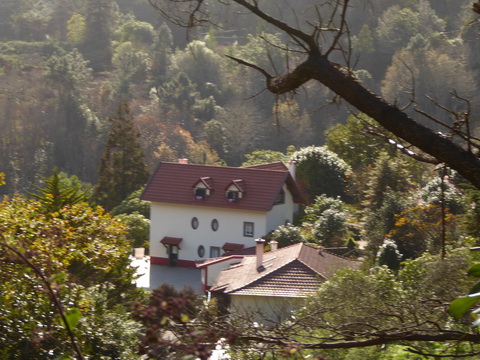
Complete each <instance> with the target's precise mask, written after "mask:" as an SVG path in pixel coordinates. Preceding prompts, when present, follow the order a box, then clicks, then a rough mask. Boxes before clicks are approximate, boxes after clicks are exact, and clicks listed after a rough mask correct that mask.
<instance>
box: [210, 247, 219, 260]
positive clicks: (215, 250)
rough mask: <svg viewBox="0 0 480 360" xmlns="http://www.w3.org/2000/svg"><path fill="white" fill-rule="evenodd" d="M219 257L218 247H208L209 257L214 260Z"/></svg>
mask: <svg viewBox="0 0 480 360" xmlns="http://www.w3.org/2000/svg"><path fill="white" fill-rule="evenodd" d="M219 256H220V248H219V247H218V246H210V257H211V258H216V257H219Z"/></svg>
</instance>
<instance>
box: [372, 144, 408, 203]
mask: <svg viewBox="0 0 480 360" xmlns="http://www.w3.org/2000/svg"><path fill="white" fill-rule="evenodd" d="M406 169H407V168H406V164H405V162H404V161H403V160H402V158H400V157H395V156H390V155H388V154H387V153H383V154H381V155H380V156H379V157H378V159H377V161H376V162H375V165H374V167H373V169H372V171H370V173H369V178H370V179H369V181H368V184H367V185H368V188H367V189H366V191H365V202H364V205H365V207H366V208H367V209H368V210H372V211H374V210H376V209H379V208H380V207H382V205H383V203H384V201H385V197H386V196H387V195H388V194H389V192H396V193H402V192H405V191H407V189H408V188H409V185H410V184H409V176H408V174H409V172H408V171H407V170H406Z"/></svg>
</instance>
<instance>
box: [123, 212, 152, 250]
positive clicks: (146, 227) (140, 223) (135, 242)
mask: <svg viewBox="0 0 480 360" xmlns="http://www.w3.org/2000/svg"><path fill="white" fill-rule="evenodd" d="M116 218H117V219H118V220H119V221H121V222H122V223H123V224H125V225H126V226H127V228H128V234H127V239H128V240H129V241H130V246H131V247H132V248H138V247H144V248H148V247H149V246H148V235H149V231H150V221H149V219H148V218H146V217H145V216H143V215H141V214H139V213H138V212H136V211H135V212H133V213H131V214H120V215H117V216H116Z"/></svg>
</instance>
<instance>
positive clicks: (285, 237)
mask: <svg viewBox="0 0 480 360" xmlns="http://www.w3.org/2000/svg"><path fill="white" fill-rule="evenodd" d="M302 232H303V231H302V228H300V227H298V226H295V225H292V224H287V225H281V226H279V227H278V228H277V229H276V230H275V231H274V232H272V233H271V234H269V235H268V236H267V239H266V240H268V241H272V240H274V241H277V242H278V247H285V246H289V245H293V244H297V243H299V242H306V241H307V240H306V238H305V236H303V234H302Z"/></svg>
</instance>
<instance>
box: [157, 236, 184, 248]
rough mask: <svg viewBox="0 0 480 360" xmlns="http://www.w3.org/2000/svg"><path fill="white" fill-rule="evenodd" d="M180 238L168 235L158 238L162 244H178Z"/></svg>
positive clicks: (180, 240)
mask: <svg viewBox="0 0 480 360" xmlns="http://www.w3.org/2000/svg"><path fill="white" fill-rule="evenodd" d="M182 240H183V239H182V238H177V237H170V236H165V237H164V238H163V239H162V240H160V243H161V244H164V245H177V246H178V245H179V244H180V243H181V242H182Z"/></svg>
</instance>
